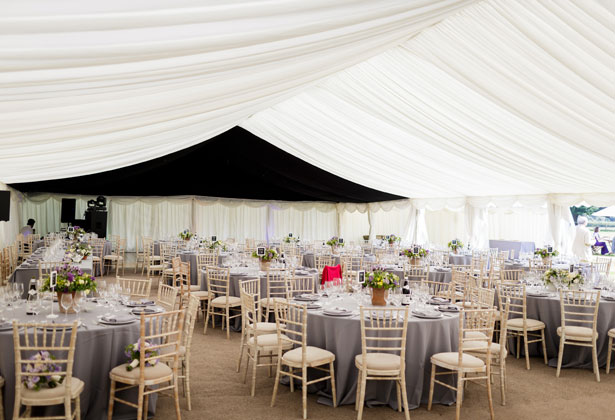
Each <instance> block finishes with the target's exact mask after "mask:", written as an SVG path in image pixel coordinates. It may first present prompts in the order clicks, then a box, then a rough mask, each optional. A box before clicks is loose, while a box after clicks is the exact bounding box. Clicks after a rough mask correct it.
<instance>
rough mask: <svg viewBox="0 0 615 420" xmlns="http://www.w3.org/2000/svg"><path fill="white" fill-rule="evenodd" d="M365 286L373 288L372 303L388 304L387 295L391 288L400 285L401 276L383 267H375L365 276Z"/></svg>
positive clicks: (375, 304)
mask: <svg viewBox="0 0 615 420" xmlns="http://www.w3.org/2000/svg"><path fill="white" fill-rule="evenodd" d="M365 286H366V287H369V288H371V289H372V305H374V306H384V305H386V300H385V295H386V293H387V291H388V290H389V289H394V288H397V287H399V286H400V284H399V277H398V276H397V275H395V274H393V273H391V272H388V271H384V269H382V268H378V267H377V268H374V270H373V271H372V272H371V273H369V274H368V275H367V276H366V278H365Z"/></svg>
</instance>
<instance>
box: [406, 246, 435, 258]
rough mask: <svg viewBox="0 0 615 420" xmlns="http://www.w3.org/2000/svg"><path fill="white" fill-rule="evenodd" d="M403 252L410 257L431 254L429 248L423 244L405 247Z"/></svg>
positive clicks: (422, 256) (423, 256) (421, 256)
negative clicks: (422, 245)
mask: <svg viewBox="0 0 615 420" xmlns="http://www.w3.org/2000/svg"><path fill="white" fill-rule="evenodd" d="M402 254H404V255H405V256H406V257H408V258H425V257H426V256H427V254H429V250H428V249H425V248H423V247H421V246H414V247H412V248H408V249H404V250H403V251H402Z"/></svg>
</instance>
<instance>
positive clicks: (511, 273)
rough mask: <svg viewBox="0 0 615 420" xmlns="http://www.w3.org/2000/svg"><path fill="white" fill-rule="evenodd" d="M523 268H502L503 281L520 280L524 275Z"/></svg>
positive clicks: (501, 277) (501, 278)
mask: <svg viewBox="0 0 615 420" xmlns="http://www.w3.org/2000/svg"><path fill="white" fill-rule="evenodd" d="M523 273H524V271H523V270H501V271H500V280H502V281H508V282H510V281H520V280H521V277H522V276H523Z"/></svg>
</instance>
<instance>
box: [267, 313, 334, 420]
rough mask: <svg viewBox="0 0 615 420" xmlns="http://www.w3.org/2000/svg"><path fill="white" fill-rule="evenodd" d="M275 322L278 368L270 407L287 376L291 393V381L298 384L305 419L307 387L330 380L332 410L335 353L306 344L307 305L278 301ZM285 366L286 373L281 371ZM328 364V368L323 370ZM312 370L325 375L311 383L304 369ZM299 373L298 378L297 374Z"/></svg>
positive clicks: (292, 389) (292, 388) (292, 385)
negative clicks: (283, 379) (282, 379)
mask: <svg viewBox="0 0 615 420" xmlns="http://www.w3.org/2000/svg"><path fill="white" fill-rule="evenodd" d="M275 322H276V325H277V329H276V331H277V336H278V348H277V358H278V363H277V369H276V377H275V382H274V385H273V395H272V396H271V406H272V407H273V406H274V405H275V399H276V396H277V393H278V385H279V383H280V376H282V375H283V376H289V377H290V390H291V392H293V391H294V380H295V379H296V380H298V381H300V382H301V391H302V401H303V404H302V405H303V418H304V419H307V388H308V386H309V385H311V384H313V383H316V382H321V381H325V380H327V379H329V380H331V394H332V397H333V407H337V394H336V391H335V370H334V367H333V362H335V354H333V353H331V352H330V351H328V350H325V349H321V348H318V347H313V346H308V345H307V305H295V304H293V303H288V302H277V303H276V305H275ZM295 345H296V346H298V347H296V348H294V349H293V350H289V351H286V352H285V353H284V351H285V350H286V349H287V348H288V347H289V346H290V347H293V346H295ZM283 365H284V366H287V367H288V371H284V370H282V366H283ZM324 365H328V369H327V368H325V367H323V366H324ZM308 368H313V369H316V370H319V371H321V372H325V374H326V376H320V377H319V378H317V379H313V380H311V381H309V380H308V375H307V373H308V372H307V370H308ZM299 374H300V375H299Z"/></svg>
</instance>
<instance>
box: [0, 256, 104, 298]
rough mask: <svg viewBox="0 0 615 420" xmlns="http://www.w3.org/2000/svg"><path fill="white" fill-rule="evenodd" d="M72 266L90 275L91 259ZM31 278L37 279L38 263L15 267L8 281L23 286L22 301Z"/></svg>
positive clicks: (26, 294)
mask: <svg viewBox="0 0 615 420" xmlns="http://www.w3.org/2000/svg"><path fill="white" fill-rule="evenodd" d="M72 265H75V266H77V267H79V268H81V270H82V271H83V272H84V273H89V274H92V259H91V258H88V259H87V260H84V261H81V262H80V263H78V264H76V263H73V264H72ZM33 278H34V279H37V278H38V263H32V264H31V265H30V266H26V264H25V263H24V264H22V265H20V266H19V267H17V269H16V270H15V271H14V272H13V274H11V277H10V279H9V281H10V282H11V283H14V282H18V283H22V284H23V289H24V292H23V295H22V296H21V297H22V299H26V298H27V297H28V285H29V283H30V279H33Z"/></svg>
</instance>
